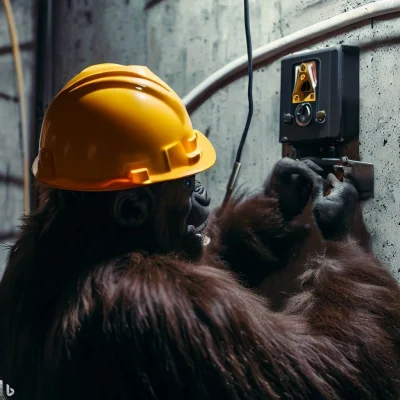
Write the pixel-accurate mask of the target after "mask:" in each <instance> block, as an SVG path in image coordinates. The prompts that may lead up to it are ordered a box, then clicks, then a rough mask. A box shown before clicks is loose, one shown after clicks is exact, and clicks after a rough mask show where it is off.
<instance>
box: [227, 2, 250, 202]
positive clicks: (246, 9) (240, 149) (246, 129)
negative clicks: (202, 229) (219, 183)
mask: <svg viewBox="0 0 400 400" xmlns="http://www.w3.org/2000/svg"><path fill="white" fill-rule="evenodd" d="M249 8H250V7H249V0H244V24H245V30H246V46H247V58H248V69H247V70H248V77H249V84H248V89H247V95H248V100H249V112H248V114H247V120H246V125H245V127H244V130H243V134H242V137H241V139H240V144H239V147H238V149H237V153H236V159H235V164H234V166H233V169H232V173H231V177H230V179H229V183H228V187H227V189H226V193H225V198H224V202H223V207H224V206H225V205H226V204H227V202H228V201H229V199H230V197H231V195H232V192H233V189H234V187H235V183H236V178H237V176H238V174H239V170H240V166H241V164H240V160H241V158H242V152H243V147H244V144H245V142H246V139H247V134H248V132H249V128H250V123H251V119H252V117H253V48H252V44H251V31H250V11H249Z"/></svg>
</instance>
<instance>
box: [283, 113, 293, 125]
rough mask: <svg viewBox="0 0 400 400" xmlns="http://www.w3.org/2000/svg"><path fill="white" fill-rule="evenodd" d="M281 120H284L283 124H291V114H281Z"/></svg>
mask: <svg viewBox="0 0 400 400" xmlns="http://www.w3.org/2000/svg"><path fill="white" fill-rule="evenodd" d="M283 121H284V122H285V124H291V123H292V122H293V115H292V114H283Z"/></svg>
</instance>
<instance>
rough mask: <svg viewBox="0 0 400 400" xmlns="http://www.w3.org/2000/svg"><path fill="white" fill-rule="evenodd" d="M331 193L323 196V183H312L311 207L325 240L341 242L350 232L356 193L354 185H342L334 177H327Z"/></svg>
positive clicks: (354, 211) (319, 180)
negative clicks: (312, 200) (312, 201)
mask: <svg viewBox="0 0 400 400" xmlns="http://www.w3.org/2000/svg"><path fill="white" fill-rule="evenodd" d="M327 179H328V182H329V184H330V186H331V187H332V190H331V193H330V194H329V195H328V196H324V187H323V181H322V179H321V178H319V179H318V180H317V181H316V182H315V183H314V188H313V191H314V204H313V207H312V211H313V215H314V218H315V220H316V223H317V225H318V227H319V229H320V230H321V233H322V235H323V237H324V238H325V239H327V240H341V239H344V238H345V237H346V236H348V235H349V234H350V232H351V229H352V226H353V223H354V217H355V213H356V205H357V202H358V193H357V189H356V188H355V187H354V185H353V184H352V183H351V182H350V181H349V180H346V179H345V181H344V182H343V183H342V182H340V181H339V180H338V179H337V178H336V177H335V175H333V174H329V175H328V178H327Z"/></svg>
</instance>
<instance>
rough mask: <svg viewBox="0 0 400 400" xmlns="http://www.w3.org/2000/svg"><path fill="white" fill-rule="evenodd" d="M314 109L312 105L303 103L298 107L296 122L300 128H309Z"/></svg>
mask: <svg viewBox="0 0 400 400" xmlns="http://www.w3.org/2000/svg"><path fill="white" fill-rule="evenodd" d="M311 113H312V109H311V106H310V104H308V103H303V104H299V105H298V106H297V107H296V111H295V115H296V122H297V124H298V125H300V126H307V125H308V124H309V123H310V122H311V119H312V114H311Z"/></svg>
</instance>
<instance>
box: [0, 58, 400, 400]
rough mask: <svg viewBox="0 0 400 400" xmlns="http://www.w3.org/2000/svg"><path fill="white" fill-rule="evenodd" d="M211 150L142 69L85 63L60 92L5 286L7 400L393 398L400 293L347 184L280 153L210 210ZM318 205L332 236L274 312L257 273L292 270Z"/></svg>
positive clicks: (321, 225)
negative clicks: (368, 243)
mask: <svg viewBox="0 0 400 400" xmlns="http://www.w3.org/2000/svg"><path fill="white" fill-rule="evenodd" d="M214 163H215V151H214V149H213V147H212V145H211V144H210V143H209V142H208V140H207V139H206V138H205V136H204V135H202V134H201V133H200V132H199V131H196V130H193V128H192V127H191V122H190V119H189V116H188V114H187V112H186V110H185V108H184V106H183V104H182V102H181V100H180V99H179V97H178V96H177V94H176V93H175V92H174V91H173V90H172V89H171V88H170V87H169V86H168V85H167V84H166V83H165V82H163V81H162V80H160V79H159V78H158V77H157V76H155V75H154V74H153V73H151V72H150V71H149V70H148V69H147V68H145V67H141V66H122V65H117V64H100V65H95V66H91V67H89V68H87V69H85V70H84V71H82V72H81V73H80V74H78V75H77V76H76V77H75V78H73V79H72V80H71V81H70V82H69V83H67V85H66V86H65V87H64V88H63V89H62V90H61V92H60V93H59V94H58V95H57V96H56V97H55V99H54V100H53V102H52V103H51V104H50V106H49V108H48V110H47V111H46V115H45V118H44V122H43V127H42V132H41V139H40V150H39V155H38V158H37V159H36V161H35V163H34V165H33V173H34V174H35V176H36V179H37V182H38V185H39V190H40V199H39V205H38V207H37V209H36V210H35V211H34V212H33V213H32V214H31V215H29V216H27V217H26V218H25V219H24V221H23V225H22V227H21V229H20V232H19V237H18V240H17V241H16V243H15V244H14V245H13V246H12V248H11V251H10V255H9V260H8V263H7V266H6V270H5V274H4V277H3V279H2V281H1V283H0V316H1V330H0V378H1V379H2V380H3V382H4V384H6V383H7V384H8V385H10V386H11V387H12V388H13V389H14V390H15V394H14V396H13V398H16V399H22V400H54V399H59V400H63V399H71V398H74V399H82V400H83V399H85V400H88V399H97V398H101V399H113V400H125V399H160V400H161V399H168V398H173V399H175V400H178V399H182V400H184V399H185V400H186V399H193V400H197V399H198V400H206V399H208V400H214V399H215V400H217V399H229V400H231V399H233V400H246V399H249V400H250V399H286V400H294V399H298V400H305V399H307V400H309V399H313V400H317V399H318V400H321V399H326V400H339V399H340V400H344V399H348V400H354V399H365V400H366V399H376V400H380V399H382V400H390V399H393V400H395V399H398V398H399V396H400V382H399V378H398V376H399V361H400V289H399V286H398V284H397V283H396V281H395V280H394V279H393V278H392V277H391V275H390V274H389V272H388V271H387V270H386V269H385V267H384V266H382V265H381V264H380V263H379V262H378V261H377V260H376V259H375V258H374V257H373V256H372V255H371V254H370V253H369V252H367V251H365V250H364V249H363V248H362V246H361V245H360V244H359V242H358V241H357V240H356V239H355V238H354V237H353V236H352V230H353V228H354V218H355V213H356V208H357V206H358V194H357V190H356V189H355V187H354V185H353V184H352V182H351V181H349V180H347V179H346V180H345V181H344V182H340V181H338V180H337V179H336V178H335V177H334V176H333V175H329V176H328V177H327V181H325V180H324V179H323V178H322V177H321V176H320V175H321V171H320V169H319V167H318V166H316V165H315V164H313V163H311V162H308V163H306V162H303V161H299V160H291V159H287V158H285V159H282V160H281V161H280V162H278V164H277V165H276V167H275V168H274V170H273V171H272V173H271V174H270V177H269V178H268V179H267V181H266V183H265V184H264V186H263V189H262V190H260V192H259V193H256V194H249V193H247V194H245V195H242V196H234V197H233V198H232V199H231V200H230V201H229V203H227V204H226V205H225V206H224V207H220V208H218V209H217V210H216V211H215V212H213V213H211V214H210V196H209V194H208V192H207V191H206V189H205V188H204V187H203V186H202V185H201V183H200V182H199V181H198V180H197V178H198V174H199V173H200V172H202V171H205V170H206V169H208V168H211V167H212V165H213V164H214ZM326 184H328V185H329V188H330V190H329V194H327V192H326ZM307 204H311V206H312V214H313V218H314V221H315V226H316V227H317V229H318V232H319V234H320V235H321V238H322V239H321V240H322V244H323V245H322V247H321V249H318V250H313V249H311V250H309V251H308V257H307V258H306V260H304V265H303V272H302V273H301V274H300V276H298V277H297V281H298V282H299V288H298V290H296V291H295V292H294V293H292V294H291V295H290V296H289V297H288V298H287V299H286V301H285V304H284V305H283V306H282V307H281V308H280V309H279V310H276V309H273V308H272V307H271V306H270V304H269V301H268V293H266V294H265V296H263V295H261V293H260V291H259V290H258V289H257V287H258V285H259V284H260V282H261V281H263V280H268V279H269V278H270V277H273V276H274V274H275V273H277V272H280V271H285V270H286V269H290V268H292V264H293V262H292V261H291V260H292V256H293V254H294V253H295V252H296V251H297V249H298V248H299V247H302V246H303V245H304V241H305V240H306V238H307V236H308V235H309V232H310V231H311V230H312V229H313V228H310V227H309V226H308V225H305V224H304V223H302V222H301V218H300V217H301V214H302V213H303V211H304V208H305V207H306V206H307ZM276 284H277V285H279V282H277V283H276Z"/></svg>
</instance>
